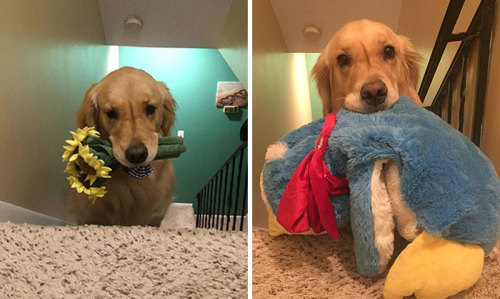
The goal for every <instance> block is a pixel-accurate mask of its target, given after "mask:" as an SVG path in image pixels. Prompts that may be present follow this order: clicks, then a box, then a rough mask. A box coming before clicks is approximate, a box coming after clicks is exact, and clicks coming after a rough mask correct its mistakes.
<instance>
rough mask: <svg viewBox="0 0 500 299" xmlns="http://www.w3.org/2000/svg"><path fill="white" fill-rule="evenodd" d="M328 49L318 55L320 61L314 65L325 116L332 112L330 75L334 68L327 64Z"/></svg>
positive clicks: (313, 70) (314, 73)
mask: <svg viewBox="0 0 500 299" xmlns="http://www.w3.org/2000/svg"><path fill="white" fill-rule="evenodd" d="M325 52H326V51H323V52H322V53H321V55H320V56H319V57H318V61H316V64H315V65H314V67H313V69H312V76H313V78H314V80H315V81H316V87H317V88H318V94H319V97H320V98H321V102H323V116H326V115H327V114H328V113H330V112H332V110H333V107H332V89H331V85H330V79H331V78H330V76H332V75H333V74H331V72H332V70H331V69H330V67H329V66H328V64H327V61H326V53H325Z"/></svg>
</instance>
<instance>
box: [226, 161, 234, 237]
mask: <svg viewBox="0 0 500 299" xmlns="http://www.w3.org/2000/svg"><path fill="white" fill-rule="evenodd" d="M231 164H232V166H231V182H230V183H229V194H228V196H227V205H228V206H227V215H226V216H227V218H226V219H227V222H226V230H229V221H231V208H232V206H233V179H234V164H236V163H235V157H234V156H233V158H232V160H231Z"/></svg>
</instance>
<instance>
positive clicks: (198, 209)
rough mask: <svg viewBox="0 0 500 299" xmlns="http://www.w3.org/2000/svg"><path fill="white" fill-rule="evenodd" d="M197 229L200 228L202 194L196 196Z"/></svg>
mask: <svg viewBox="0 0 500 299" xmlns="http://www.w3.org/2000/svg"><path fill="white" fill-rule="evenodd" d="M196 227H200V193H199V192H198V194H196Z"/></svg>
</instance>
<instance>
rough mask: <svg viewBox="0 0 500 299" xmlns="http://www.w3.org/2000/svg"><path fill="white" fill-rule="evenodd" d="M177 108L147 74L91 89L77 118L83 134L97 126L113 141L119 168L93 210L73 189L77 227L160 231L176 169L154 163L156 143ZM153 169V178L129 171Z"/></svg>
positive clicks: (124, 74) (115, 76) (113, 78)
mask: <svg viewBox="0 0 500 299" xmlns="http://www.w3.org/2000/svg"><path fill="white" fill-rule="evenodd" d="M175 107H176V103H175V101H174V99H173V98H172V95H171V94H170V92H169V90H168V88H167V87H166V85H165V84H164V83H161V82H158V81H156V80H155V79H153V77H151V76H150V75H149V74H148V73H146V72H145V71H142V70H138V69H135V68H131V67H123V68H121V69H119V70H116V71H114V72H112V73H110V74H108V75H107V76H106V77H105V78H104V79H102V80H101V81H100V82H99V83H97V84H93V85H92V86H91V87H90V88H89V90H88V91H87V93H86V95H85V99H84V100H83V102H82V104H81V105H80V108H79V110H78V112H77V115H76V122H77V126H78V127H79V128H83V127H85V126H94V127H96V128H97V130H98V131H99V132H100V133H101V137H102V138H103V139H106V140H109V141H111V143H112V145H113V155H114V157H115V158H116V159H117V160H118V161H119V162H120V164H121V166H120V168H119V169H117V170H116V171H115V172H114V173H113V174H112V178H111V179H108V180H107V181H106V183H105V186H106V189H107V191H108V192H107V193H106V195H105V196H104V197H103V198H99V199H97V200H96V201H95V204H92V202H91V201H90V200H89V199H88V198H87V196H86V195H85V194H79V193H77V192H76V191H74V189H71V191H70V192H71V193H70V199H69V201H70V204H69V206H70V209H71V211H72V213H73V214H74V215H75V218H76V220H77V222H78V223H80V224H83V223H86V224H102V225H115V224H116V225H155V226H158V225H159V224H160V223H161V221H162V219H163V216H164V215H165V213H166V212H167V209H168V207H169V205H170V202H171V199H172V191H173V187H174V185H175V176H174V168H173V166H172V163H171V162H170V161H169V160H156V161H153V159H154V157H155V156H156V153H157V149H158V137H160V136H168V135H170V126H171V125H172V123H173V122H174V119H175ZM146 165H150V166H151V167H152V168H153V172H152V173H151V174H150V175H149V176H147V177H145V178H133V177H132V176H130V175H129V174H128V173H127V172H126V171H127V170H128V169H133V168H135V167H139V166H146Z"/></svg>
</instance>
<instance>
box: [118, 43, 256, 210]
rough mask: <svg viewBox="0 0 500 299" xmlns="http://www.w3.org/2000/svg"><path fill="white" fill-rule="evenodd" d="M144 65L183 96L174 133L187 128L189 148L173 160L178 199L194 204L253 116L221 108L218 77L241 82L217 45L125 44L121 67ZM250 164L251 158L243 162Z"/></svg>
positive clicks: (121, 56)
mask: <svg viewBox="0 0 500 299" xmlns="http://www.w3.org/2000/svg"><path fill="white" fill-rule="evenodd" d="M122 66H132V67H136V68H139V69H143V70H145V71H146V72H148V73H149V74H151V75H152V76H153V77H154V78H155V79H156V80H158V81H162V82H165V84H167V86H168V88H169V89H170V92H171V93H172V96H173V97H174V99H175V100H176V101H177V105H178V108H177V112H176V113H177V120H176V122H175V124H174V127H173V129H172V135H177V130H184V131H185V133H184V134H185V135H184V142H185V144H186V147H187V151H186V152H185V153H184V154H182V155H181V156H180V157H179V158H176V159H172V162H173V164H174V167H175V172H176V176H177V187H176V190H175V195H174V196H175V202H185V203H194V202H195V195H196V193H197V192H198V191H199V190H200V189H201V188H202V187H203V186H204V185H205V184H206V182H207V181H208V179H209V178H211V177H212V176H213V175H214V174H215V172H216V171H217V170H218V169H219V167H220V166H221V165H222V163H224V162H225V161H226V160H227V159H228V158H229V156H230V155H231V154H232V153H233V152H234V151H235V150H236V149H237V148H238V146H239V145H240V144H241V141H240V139H239V132H240V127H241V125H242V124H243V122H244V121H245V120H246V119H247V110H246V108H244V109H242V115H241V119H239V120H230V119H229V118H228V116H227V115H226V114H224V113H223V112H222V109H220V108H217V107H215V93H216V90H217V81H238V79H237V78H236V76H235V75H234V73H233V72H232V71H231V68H230V67H229V66H228V65H227V63H226V62H225V60H224V58H223V57H222V56H221V54H220V52H219V50H217V49H185V48H182V49H181V48H175V49H174V48H139V47H120V67H122ZM243 163H245V165H247V161H246V159H245V160H244V161H243Z"/></svg>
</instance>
